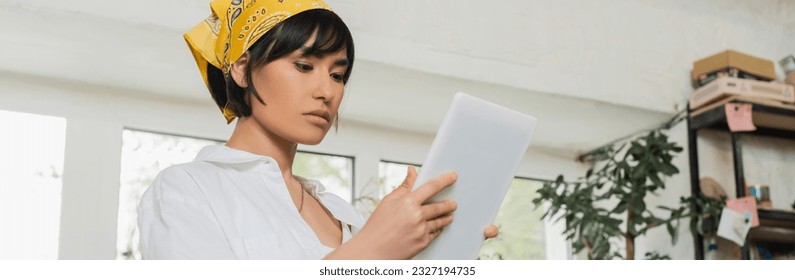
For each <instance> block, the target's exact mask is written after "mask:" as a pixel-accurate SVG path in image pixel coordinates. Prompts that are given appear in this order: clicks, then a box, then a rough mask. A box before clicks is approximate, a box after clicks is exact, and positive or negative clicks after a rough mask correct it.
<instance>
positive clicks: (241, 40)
mask: <svg viewBox="0 0 795 280" xmlns="http://www.w3.org/2000/svg"><path fill="white" fill-rule="evenodd" d="M210 9H211V10H212V14H211V15H210V17H208V18H207V19H205V20H204V21H202V22H201V23H199V25H197V26H196V27H194V28H193V29H191V30H190V31H188V32H187V33H185V35H184V36H185V41H187V42H188V46H189V47H190V50H191V53H193V58H194V59H195V60H196V64H197V66H198V67H199V72H201V74H202V78H203V79H204V84H205V85H207V88H208V89H209V88H210V82H209V80H208V79H207V63H209V64H211V65H212V66H214V67H215V68H218V69H220V70H221V71H223V73H224V74H228V73H229V67H230V65H232V64H233V63H234V62H235V61H237V60H238V59H239V58H240V57H241V56H242V55H243V54H244V53H245V52H246V51H247V50H248V48H249V47H251V45H252V44H254V43H255V42H257V40H259V38H261V37H262V35H264V34H265V33H266V32H268V30H270V29H271V28H273V26H274V25H276V24H278V23H280V22H282V21H284V20H285V19H287V18H289V17H291V16H293V15H295V14H298V13H300V12H303V11H307V10H312V9H325V10H331V8H329V6H328V5H326V3H324V2H323V1H322V0H260V1H257V0H212V2H210ZM210 92H211V93H212V90H211V91H210ZM224 98H225V99H226V97H225V96H224ZM227 100H228V99H227ZM220 109H221V112H222V113H223V114H224V117H225V118H226V122H227V123H231V122H232V120H234V119H235V112H234V110H232V109H231V107H230V104H229V102H228V101H227V103H226V106H224V107H223V108H220Z"/></svg>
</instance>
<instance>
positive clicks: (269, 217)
mask: <svg viewBox="0 0 795 280" xmlns="http://www.w3.org/2000/svg"><path fill="white" fill-rule="evenodd" d="M211 8H212V10H213V14H212V15H211V16H210V17H209V18H208V19H207V20H205V21H204V22H202V23H201V24H199V26H197V27H196V28H194V29H193V30H191V31H190V32H188V33H186V34H185V38H186V41H187V42H188V45H189V46H190V49H191V51H192V53H193V55H194V58H195V59H196V62H197V65H198V67H199V70H200V72H201V74H202V77H203V78H204V81H205V83H206V84H207V86H208V88H209V90H210V92H211V94H212V96H213V99H214V100H215V102H216V103H217V104H218V106H219V108H220V109H221V111H222V112H223V115H224V116H225V117H226V120H227V122H228V123H229V122H231V121H233V120H234V119H235V118H237V119H238V120H237V122H236V124H235V129H234V132H233V133H232V135H231V137H230V138H229V141H228V142H227V143H226V145H223V146H208V147H205V148H204V149H202V150H201V151H200V152H199V154H198V155H197V157H196V159H195V161H193V162H191V163H187V164H182V165H177V166H173V167H170V168H167V169H165V170H163V171H162V172H161V173H160V174H159V175H158V177H157V178H156V179H155V181H154V182H153V183H152V185H151V187H150V188H149V189H148V190H147V191H146V193H145V194H144V196H143V197H142V199H141V204H140V207H139V227H140V230H141V242H140V244H141V251H142V253H143V256H144V258H147V259H321V258H327V259H408V258H411V257H412V256H414V255H416V254H417V253H419V252H420V251H421V250H422V249H424V248H425V247H427V246H428V244H429V243H430V242H431V241H432V240H433V239H435V238H436V237H437V236H438V235H439V234H440V233H441V231H442V230H443V229H444V227H445V226H447V225H449V224H450V223H451V222H452V215H451V214H452V212H453V211H454V210H455V208H456V204H455V202H454V201H442V202H436V203H430V204H424V205H423V202H424V201H426V200H427V199H428V198H430V197H431V196H433V195H434V194H436V193H438V192H439V191H441V190H442V189H444V188H445V187H447V186H449V185H451V184H452V183H454V182H455V180H456V174H454V173H448V174H444V175H442V176H439V177H437V178H435V179H433V180H431V181H429V182H427V183H425V184H424V185H422V186H420V187H419V188H418V189H416V190H414V191H412V187H413V185H414V180H415V179H416V175H417V174H416V171H414V169H409V170H408V174H407V176H406V179H405V181H404V182H403V184H402V185H401V186H400V187H398V188H397V189H396V190H395V191H394V192H392V193H391V194H389V195H388V196H386V197H385V198H384V199H383V200H382V202H381V203H380V205H379V206H378V207H377V208H376V209H375V211H374V212H373V214H372V215H371V216H370V218H369V219H368V220H367V221H366V222H365V221H364V219H363V218H362V217H361V216H360V215H359V213H358V211H356V209H355V208H353V206H351V205H350V204H348V203H347V202H345V201H344V200H342V199H341V198H339V197H337V196H335V195H334V194H331V193H329V192H325V191H324V188H323V186H322V185H321V184H320V183H319V182H317V181H314V180H308V179H304V178H301V177H298V176H295V175H293V173H292V170H291V167H292V165H293V160H294V158H295V153H296V148H297V145H298V144H308V145H312V144H318V143H320V142H321V140H323V138H324V137H325V135H326V133H327V132H328V130H329V129H330V128H331V126H332V125H334V124H335V123H336V121H337V115H338V114H337V113H338V109H339V105H340V102H341V101H342V98H343V95H344V92H345V84H346V83H347V81H348V77H350V74H351V69H352V67H353V61H354V47H353V39H352V37H351V34H350V31H349V30H348V28H347V26H346V25H345V24H344V23H343V22H342V20H341V19H340V18H339V17H338V16H337V15H336V14H334V13H333V12H331V11H330V10H329V7H328V6H327V5H326V4H325V3H323V2H322V1H312V0H271V1H262V0H260V1H242V0H231V1H230V0H216V1H213V2H212V3H211ZM353 233H356V234H355V235H354V234H353ZM496 234H497V233H496V228H494V227H490V228H488V229H487V230H486V233H485V235H486V237H494V236H496Z"/></svg>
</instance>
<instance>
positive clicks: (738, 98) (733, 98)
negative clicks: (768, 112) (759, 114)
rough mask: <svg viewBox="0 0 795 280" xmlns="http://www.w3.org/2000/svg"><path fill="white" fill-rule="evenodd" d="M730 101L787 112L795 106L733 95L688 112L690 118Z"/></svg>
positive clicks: (794, 108)
mask: <svg viewBox="0 0 795 280" xmlns="http://www.w3.org/2000/svg"><path fill="white" fill-rule="evenodd" d="M732 101H742V102H748V103H754V104H761V105H765V106H770V107H777V108H782V109H789V110H793V111H795V104H792V103H783V102H780V101H776V100H770V99H764V98H753V97H747V96H741V95H733V96H729V97H726V98H723V99H720V100H718V101H715V102H713V103H710V104H708V105H704V106H702V107H699V108H698V109H695V110H693V111H692V112H690V116H698V115H700V114H702V113H704V112H706V111H709V110H711V109H712V108H715V107H718V106H723V105H724V104H726V103H729V102H732Z"/></svg>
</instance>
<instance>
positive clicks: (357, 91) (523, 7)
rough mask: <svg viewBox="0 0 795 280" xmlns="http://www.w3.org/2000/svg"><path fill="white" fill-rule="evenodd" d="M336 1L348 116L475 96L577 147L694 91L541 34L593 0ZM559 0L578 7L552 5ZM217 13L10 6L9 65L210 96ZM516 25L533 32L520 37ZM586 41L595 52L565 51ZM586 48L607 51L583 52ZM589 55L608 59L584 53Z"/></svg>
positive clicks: (402, 112) (665, 71)
mask: <svg viewBox="0 0 795 280" xmlns="http://www.w3.org/2000/svg"><path fill="white" fill-rule="evenodd" d="M327 2H328V3H329V4H330V5H331V6H332V7H333V8H334V9H335V11H337V12H338V13H339V14H340V15H341V16H342V17H343V19H345V20H346V22H347V23H348V25H349V26H350V27H351V30H352V32H353V34H354V38H355V40H356V47H357V49H356V52H357V62H356V67H355V69H354V72H353V77H352V78H351V83H350V84H349V89H348V93H347V95H346V100H345V103H344V104H343V106H344V107H343V111H342V118H343V120H351V121H355V122H362V123H367V124H372V125H377V126H381V127H387V128H392V129H400V130H407V131H416V132H423V133H433V132H434V131H435V129H436V128H437V127H438V125H439V123H440V122H441V119H442V117H443V115H444V113H445V110H446V109H447V106H448V104H449V102H450V98H451V97H452V95H453V94H454V93H455V92H457V91H465V92H467V93H470V94H473V95H477V96H480V97H483V98H486V99H488V100H491V101H493V102H495V103H498V104H502V105H506V106H509V107H512V108H514V109H516V110H518V111H522V112H525V113H527V114H530V115H533V116H536V117H537V118H538V119H539V120H540V123H539V127H538V129H537V131H536V138H535V140H534V143H535V145H537V146H541V147H546V148H550V149H555V150H560V151H564V152H565V153H567V154H570V155H573V154H574V153H576V152H578V151H584V150H588V149H591V148H594V147H598V146H600V145H602V144H604V143H607V142H610V141H612V140H614V139H618V138H621V137H624V136H627V135H629V134H632V133H634V132H637V131H640V130H644V129H648V128H652V127H655V126H657V125H658V124H660V123H662V122H664V121H666V120H667V119H668V118H670V117H671V116H673V115H674V113H675V111H676V109H677V107H678V108H681V107H679V106H681V103H680V100H679V99H680V97H681V94H679V93H678V92H681V91H683V90H686V89H687V87H688V85H687V79H686V75H687V73H686V72H685V73H679V72H683V71H676V73H673V74H672V73H669V72H671V71H669V70H670V69H669V68H670V67H671V66H670V65H671V64H672V62H670V61H669V60H670V59H667V58H665V57H662V58H660V57H657V56H650V57H649V58H648V59H651V60H650V61H638V59H640V58H633V59H632V60H631V61H622V60H615V58H616V57H617V56H616V54H615V53H611V52H609V50H610V49H611V48H614V47H615V43H614V42H613V41H611V40H612V39H617V38H618V36H620V35H619V34H614V33H609V34H607V35H605V36H607V37H608V38H603V40H597V39H598V38H597V37H595V36H598V34H597V35H594V34H591V33H589V32H585V33H582V34H580V33H578V32H579V31H577V30H570V31H568V32H569V33H570V34H574V36H567V37H556V36H557V35H555V34H556V33H555V32H548V31H545V30H546V29H548V28H560V29H561V30H566V28H569V27H567V26H566V24H565V23H563V22H565V21H566V20H574V19H572V18H575V17H576V16H577V15H578V14H586V13H588V11H589V10H590V9H594V8H596V5H597V4H594V3H591V2H592V1H579V2H577V1H562V2H556V1H519V0H510V1H499V4H500V5H502V6H504V7H501V8H500V9H501V11H500V12H499V13H498V14H495V13H494V12H491V11H490V10H489V9H485V7H479V6H477V5H483V4H481V3H482V2H481V1H452V0H448V1H419V0H412V1H349V0H327ZM530 2H532V4H528V3H530ZM552 2H555V3H556V4H554V5H559V6H557V8H560V5H562V6H564V7H568V10H565V11H566V12H565V13H564V12H560V11H558V10H560V9H544V8H545V7H548V6H549V5H553V4H550V3H552ZM593 2H596V1H593ZM641 2H643V3H645V4H643V5H645V6H643V7H631V6H630V7H629V8H638V9H641V8H643V9H652V8H654V7H648V6H649V5H654V4H648V3H647V2H648V1H641ZM680 2H681V1H680ZM473 4H475V5H473ZM528 5H534V6H528ZM635 5H641V4H635ZM513 6H516V7H518V8H516V9H513V8H512V7H513ZM791 6H792V5H790V6H787V7H791ZM531 8H532V9H531ZM666 8H669V7H662V9H663V10H664V9H666ZM654 9H660V8H659V7H656V8H654ZM556 11H558V12H556ZM663 12H665V11H663ZM207 15H208V0H168V1H161V0H137V1H125V2H124V4H120V3H119V2H118V1H103V0H79V1H55V0H53V1H19V0H0V24H1V25H2V26H5V27H4V28H3V30H2V31H0V36H1V37H0V38H2V39H0V40H2V41H3V42H2V44H0V61H2V63H0V71H6V72H18V73H22V74H26V75H35V76H39V77H44V78H53V79H59V80H70V81H74V82H78V83H85V84H90V85H97V86H100V87H113V88H119V89H125V90H127V91H123V92H130V91H129V90H131V91H132V92H139V93H140V94H141V95H144V96H156V97H158V98H164V97H165V98H168V99H173V100H175V101H180V102H193V103H211V102H212V101H211V99H210V98H209V94H207V92H206V89H205V88H204V85H203V84H202V82H201V80H200V78H199V74H198V71H196V69H195V67H194V62H193V60H192V58H191V57H190V54H189V52H188V51H187V47H186V45H185V42H184V41H183V39H182V36H181V34H182V33H183V32H184V31H186V30H188V29H189V28H191V27H192V26H193V25H194V24H196V23H198V22H199V21H201V20H202V19H203V18H204V17H206V16H207ZM600 17H606V19H605V22H606V23H605V24H607V25H609V26H612V25H616V26H619V25H622V22H612V21H610V19H609V17H610V15H601V16H600ZM539 21H543V23H544V25H540V24H538V23H539ZM790 22H791V21H790ZM512 26H521V28H520V29H521V30H522V32H521V33H520V34H523V36H524V37H527V38H525V39H519V38H516V36H517V32H515V31H516V30H514V29H513V28H514V27H512ZM609 26H608V27H609ZM506 29H509V31H506ZM623 32H634V31H632V30H631V29H628V30H624V31H623ZM638 32H641V31H638ZM612 37H616V38H612ZM528 38H529V39H528ZM579 40H584V41H579ZM559 41H560V42H563V41H567V43H566V44H564V43H555V42H559ZM543 42H547V43H543ZM549 42H552V43H549ZM611 42H613V43H611ZM542 43H543V44H544V45H543V47H539V46H537V45H542ZM659 43H660V42H649V47H648V48H649V49H651V48H652V47H653V45H655V44H659ZM577 44H588V45H590V46H591V49H584V50H579V49H571V48H570V47H569V46H571V45H577ZM589 50H590V51H601V52H600V53H596V55H590V56H582V54H583V52H588V51H589ZM583 57H585V58H589V59H591V60H593V59H602V58H600V57H605V58H604V59H605V61H600V60H596V61H584V62H585V63H583V61H578V59H582V58H583ZM594 57H597V58H594ZM611 59H614V61H617V62H612V61H611ZM682 60H685V61H692V59H691V58H690V57H684V58H682ZM610 63H619V64H621V63H624V64H625V65H619V66H621V69H624V68H629V67H628V66H631V65H634V66H633V67H635V68H636V69H637V68H644V67H646V68H649V69H647V70H644V71H646V72H642V73H640V75H636V76H634V77H632V76H628V77H623V78H622V79H621V81H623V82H622V83H624V84H621V83H617V82H616V79H615V77H612V76H614V75H616V74H620V75H632V72H633V71H635V70H633V69H629V70H617V71H619V72H617V73H603V71H599V69H595V68H594V69H590V68H589V67H591V66H589V65H591V64H598V65H607V64H610ZM679 64H681V63H679ZM646 65H662V67H663V68H662V69H657V68H654V69H652V68H650V67H651V66H646ZM665 67H668V68H665ZM584 68H588V71H585V70H582V69H584ZM621 71H624V72H621ZM649 73H654V75H652V74H649ZM589 75H590V76H593V77H591V78H589V77H588V76H589ZM628 80H630V81H628ZM631 80H640V81H646V82H648V83H647V84H650V85H652V86H649V85H645V84H644V85H641V84H639V83H635V84H633V82H632V81H631ZM670 80H674V81H681V82H677V83H676V84H675V85H674V88H675V89H676V92H677V93H674V94H667V95H665V94H660V92H658V89H654V86H653V85H658V84H664V83H665V82H667V81H670ZM617 84H618V85H617ZM650 88H651V89H650ZM665 90H666V91H670V90H668V89H665ZM659 91H663V90H659ZM614 93H615V94H614ZM616 96H618V98H617V97H616Z"/></svg>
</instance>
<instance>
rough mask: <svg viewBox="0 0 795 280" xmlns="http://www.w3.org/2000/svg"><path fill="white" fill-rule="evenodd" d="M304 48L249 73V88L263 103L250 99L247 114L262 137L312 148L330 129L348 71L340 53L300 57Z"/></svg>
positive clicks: (306, 45) (344, 58) (305, 46)
mask: <svg viewBox="0 0 795 280" xmlns="http://www.w3.org/2000/svg"><path fill="white" fill-rule="evenodd" d="M313 42H314V36H313V37H312V38H310V39H309V41H307V42H306V43H304V47H302V48H300V49H298V50H296V51H294V52H293V53H291V54H289V55H287V56H284V57H282V58H279V59H277V60H274V61H271V62H269V63H267V64H265V65H264V66H262V67H260V68H258V69H254V70H253V71H252V72H251V80H252V82H253V83H254V87H255V89H256V90H257V92H258V93H259V95H260V97H262V99H263V101H265V104H266V105H263V104H262V103H260V102H259V101H257V99H256V98H251V99H250V104H251V110H252V116H251V117H253V118H254V119H255V120H256V122H257V123H258V124H259V125H260V126H261V129H262V130H263V132H265V133H266V134H268V135H271V136H275V137H278V138H281V140H286V141H289V142H292V143H299V144H308V145H314V144H318V143H320V141H321V140H323V138H324V137H325V135H326V132H328V130H329V128H331V126H332V124H333V123H334V121H335V118H336V116H337V110H338V109H339V107H340V102H342V97H343V94H344V93H345V84H344V83H343V80H342V79H343V75H344V74H345V72H346V71H348V64H349V63H348V59H347V57H346V53H345V50H344V49H343V50H341V51H340V52H337V53H331V54H327V55H325V56H323V57H317V56H314V55H305V50H306V49H308V48H309V46H311V45H312V43H313Z"/></svg>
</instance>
